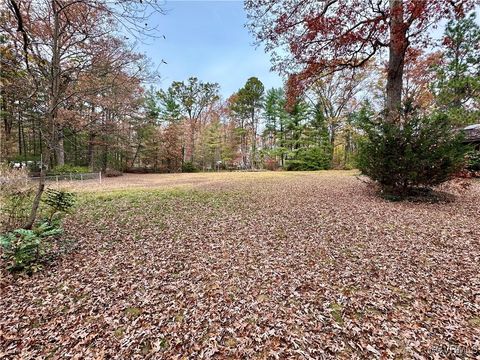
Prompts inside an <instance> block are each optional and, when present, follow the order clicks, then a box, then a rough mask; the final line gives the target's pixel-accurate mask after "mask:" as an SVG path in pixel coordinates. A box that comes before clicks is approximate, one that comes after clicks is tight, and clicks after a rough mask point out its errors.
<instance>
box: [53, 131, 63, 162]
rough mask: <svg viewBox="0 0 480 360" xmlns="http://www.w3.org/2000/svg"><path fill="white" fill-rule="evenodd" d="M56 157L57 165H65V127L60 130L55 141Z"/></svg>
mask: <svg viewBox="0 0 480 360" xmlns="http://www.w3.org/2000/svg"><path fill="white" fill-rule="evenodd" d="M55 157H56V158H57V165H58V166H63V165H65V148H64V146H63V129H61V130H58V131H57V134H56V141H55Z"/></svg>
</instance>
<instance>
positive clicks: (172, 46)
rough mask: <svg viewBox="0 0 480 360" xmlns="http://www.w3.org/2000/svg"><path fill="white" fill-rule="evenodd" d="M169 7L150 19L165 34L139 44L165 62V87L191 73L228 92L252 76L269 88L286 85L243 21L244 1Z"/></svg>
mask: <svg viewBox="0 0 480 360" xmlns="http://www.w3.org/2000/svg"><path fill="white" fill-rule="evenodd" d="M165 9H167V14H166V15H160V14H155V15H154V17H153V18H152V19H150V21H151V22H152V25H157V26H158V30H159V33H160V34H162V35H165V39H163V37H160V38H159V39H153V40H147V44H142V45H140V49H139V50H141V51H142V52H145V53H146V54H147V56H148V57H149V58H150V59H151V60H152V61H153V62H154V63H155V64H157V65H158V64H161V65H160V67H159V69H158V70H159V73H160V76H161V81H160V83H159V86H160V87H161V88H167V87H168V86H169V85H170V84H171V83H172V82H173V81H182V80H186V79H188V78H189V77H190V76H196V77H198V78H199V79H200V80H202V81H205V82H207V81H208V82H218V83H219V84H220V87H221V90H220V93H221V94H222V96H223V97H224V98H227V97H229V96H230V95H231V94H233V93H234V92H235V91H237V90H238V89H240V88H241V87H242V86H243V85H244V84H245V82H246V81H247V79H248V78H249V77H251V76H256V77H258V78H259V79H260V81H262V82H263V84H264V86H265V88H266V89H268V88H271V87H280V86H282V79H281V78H280V76H279V75H277V74H276V73H273V72H270V66H271V64H270V56H269V55H268V54H265V52H264V51H263V48H261V47H259V48H256V47H255V46H254V45H253V42H254V38H253V35H251V34H250V33H249V32H248V30H247V29H246V28H245V27H244V24H245V23H246V14H245V11H244V9H243V1H167V2H166V5H165ZM162 59H163V60H164V61H165V62H166V64H163V63H161V60H162Z"/></svg>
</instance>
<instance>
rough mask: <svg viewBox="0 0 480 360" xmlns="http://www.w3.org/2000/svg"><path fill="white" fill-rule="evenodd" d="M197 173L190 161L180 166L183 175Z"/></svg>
mask: <svg viewBox="0 0 480 360" xmlns="http://www.w3.org/2000/svg"><path fill="white" fill-rule="evenodd" d="M197 171H198V169H197V168H196V167H195V165H194V164H193V163H192V162H191V161H186V162H184V163H183V165H182V172H184V173H194V172H197Z"/></svg>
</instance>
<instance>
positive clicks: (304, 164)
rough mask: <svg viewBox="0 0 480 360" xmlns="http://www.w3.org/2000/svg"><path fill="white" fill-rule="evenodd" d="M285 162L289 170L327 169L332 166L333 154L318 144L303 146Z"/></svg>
mask: <svg viewBox="0 0 480 360" xmlns="http://www.w3.org/2000/svg"><path fill="white" fill-rule="evenodd" d="M285 164H286V169H287V170H289V171H309V170H325V169H329V168H330V164H331V156H330V154H329V153H327V152H326V151H325V150H324V149H322V148H321V147H318V146H315V147H308V148H301V149H298V150H297V151H296V152H294V154H293V158H292V159H290V160H287V161H286V163H285Z"/></svg>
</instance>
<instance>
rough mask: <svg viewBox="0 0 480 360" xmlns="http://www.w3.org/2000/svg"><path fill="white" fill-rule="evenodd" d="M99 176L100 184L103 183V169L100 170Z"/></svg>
mask: <svg viewBox="0 0 480 360" xmlns="http://www.w3.org/2000/svg"><path fill="white" fill-rule="evenodd" d="M98 178H99V179H100V184H101V183H102V172H101V171H99V172H98Z"/></svg>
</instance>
